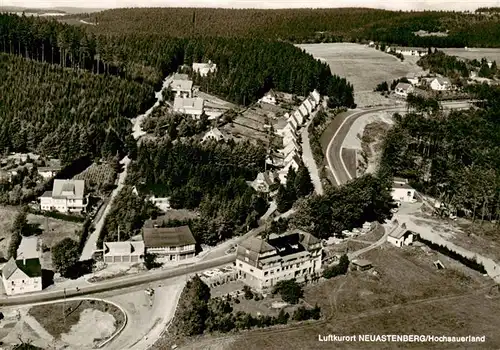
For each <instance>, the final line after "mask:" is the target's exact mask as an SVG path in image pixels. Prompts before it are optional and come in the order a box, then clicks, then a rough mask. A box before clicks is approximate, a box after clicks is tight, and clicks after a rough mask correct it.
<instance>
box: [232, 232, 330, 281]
mask: <svg viewBox="0 0 500 350" xmlns="http://www.w3.org/2000/svg"><path fill="white" fill-rule="evenodd" d="M322 252H323V246H322V243H321V241H320V240H319V239H318V238H316V237H314V236H313V235H312V234H310V233H308V232H305V231H303V230H299V229H294V230H291V231H289V232H286V233H284V234H282V235H276V234H271V235H269V237H268V238H267V239H263V238H261V237H250V238H248V239H246V240H244V241H243V242H241V244H239V245H238V248H237V251H236V269H237V270H238V276H239V278H240V279H241V280H242V281H243V282H244V283H245V284H247V285H248V286H250V287H251V288H253V289H255V290H258V291H263V290H266V289H269V288H272V287H273V286H274V285H276V283H278V282H279V281H284V280H289V279H295V280H297V281H298V282H301V281H304V280H305V279H306V278H309V277H310V276H311V275H313V274H319V273H320V271H321V256H322Z"/></svg>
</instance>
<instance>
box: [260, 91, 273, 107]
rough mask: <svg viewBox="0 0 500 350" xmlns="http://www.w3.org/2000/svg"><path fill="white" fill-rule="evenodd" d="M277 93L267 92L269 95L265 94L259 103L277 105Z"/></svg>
mask: <svg viewBox="0 0 500 350" xmlns="http://www.w3.org/2000/svg"><path fill="white" fill-rule="evenodd" d="M276 97H277V96H276V93H275V92H274V91H273V90H269V91H268V92H267V94H265V95H264V96H263V97H262V98H261V99H260V100H259V102H261V103H269V104H271V105H276V103H277V101H276Z"/></svg>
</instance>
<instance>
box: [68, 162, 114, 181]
mask: <svg viewBox="0 0 500 350" xmlns="http://www.w3.org/2000/svg"><path fill="white" fill-rule="evenodd" d="M115 178H116V171H115V169H114V168H113V167H112V166H111V165H110V164H109V163H102V164H96V163H93V164H92V165H91V166H89V167H88V168H87V169H85V170H84V171H83V172H81V173H80V174H78V175H76V176H75V177H74V179H75V180H85V181H86V182H87V185H88V186H102V185H112V184H114V182H115Z"/></svg>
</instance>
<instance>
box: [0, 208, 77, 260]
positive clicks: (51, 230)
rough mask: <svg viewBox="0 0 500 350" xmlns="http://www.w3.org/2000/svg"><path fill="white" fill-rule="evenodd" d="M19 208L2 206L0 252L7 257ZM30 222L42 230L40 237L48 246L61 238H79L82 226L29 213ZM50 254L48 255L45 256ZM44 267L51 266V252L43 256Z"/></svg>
mask: <svg viewBox="0 0 500 350" xmlns="http://www.w3.org/2000/svg"><path fill="white" fill-rule="evenodd" d="M17 212H18V208H14V207H3V206H0V254H3V256H4V257H7V251H8V248H9V244H10V238H11V232H10V229H11V227H12V224H13V223H14V218H15V216H16V215H17ZM28 223H30V224H32V225H33V226H34V227H35V228H38V229H40V230H41V231H42V233H41V235H40V238H41V240H42V243H43V244H45V245H46V246H47V247H52V246H53V245H54V244H56V243H57V242H59V241H60V240H61V239H63V238H66V237H70V238H73V239H78V234H77V232H78V231H79V230H80V229H81V228H82V224H81V223H76V222H69V221H64V220H57V219H53V218H49V217H45V216H41V215H33V214H28ZM47 254H48V257H47V256H45V255H47ZM42 265H43V267H44V268H50V266H49V265H50V254H49V253H46V254H44V256H43V258H42Z"/></svg>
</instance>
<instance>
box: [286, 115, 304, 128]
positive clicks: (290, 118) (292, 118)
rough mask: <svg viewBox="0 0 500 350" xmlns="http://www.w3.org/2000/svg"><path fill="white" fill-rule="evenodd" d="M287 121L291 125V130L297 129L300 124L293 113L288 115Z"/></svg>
mask: <svg viewBox="0 0 500 350" xmlns="http://www.w3.org/2000/svg"><path fill="white" fill-rule="evenodd" d="M287 121H288V122H289V123H290V124H292V125H293V130H297V129H298V128H299V126H300V125H301V124H300V123H299V121H298V120H297V119H296V118H295V116H294V115H293V114H292V115H289V116H288V119H287Z"/></svg>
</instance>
